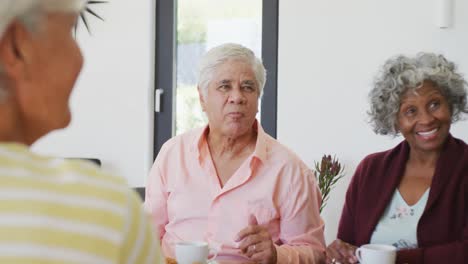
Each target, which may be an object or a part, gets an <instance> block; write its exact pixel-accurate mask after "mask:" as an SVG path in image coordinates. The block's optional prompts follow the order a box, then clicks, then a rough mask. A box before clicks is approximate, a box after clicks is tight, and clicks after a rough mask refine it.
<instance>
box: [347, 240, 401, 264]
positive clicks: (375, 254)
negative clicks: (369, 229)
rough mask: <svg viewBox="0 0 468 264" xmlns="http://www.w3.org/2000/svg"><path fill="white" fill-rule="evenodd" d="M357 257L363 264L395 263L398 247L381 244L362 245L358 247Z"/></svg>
mask: <svg viewBox="0 0 468 264" xmlns="http://www.w3.org/2000/svg"><path fill="white" fill-rule="evenodd" d="M356 257H357V259H358V260H359V263H361V264H376V263H378V264H394V263H395V261H396V247H394V246H390V245H381V244H367V245H362V246H361V247H359V248H358V249H356Z"/></svg>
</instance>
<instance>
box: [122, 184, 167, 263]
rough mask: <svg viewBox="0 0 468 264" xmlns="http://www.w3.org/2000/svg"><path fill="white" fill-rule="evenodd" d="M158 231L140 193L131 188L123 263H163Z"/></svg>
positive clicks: (123, 247)
mask: <svg viewBox="0 0 468 264" xmlns="http://www.w3.org/2000/svg"><path fill="white" fill-rule="evenodd" d="M159 247H160V245H159V242H158V240H157V238H156V233H155V232H154V230H153V227H152V226H151V224H150V221H149V217H148V215H147V214H146V213H145V212H144V210H143V207H142V202H141V200H140V198H139V197H138V195H137V194H136V193H135V192H134V191H133V190H130V189H129V194H128V214H127V221H126V226H125V232H124V239H123V246H122V249H121V258H120V263H121V264H140V263H141V264H144V263H152V264H153V263H158V264H159V263H162V262H161V259H162V258H161V254H160V248H159Z"/></svg>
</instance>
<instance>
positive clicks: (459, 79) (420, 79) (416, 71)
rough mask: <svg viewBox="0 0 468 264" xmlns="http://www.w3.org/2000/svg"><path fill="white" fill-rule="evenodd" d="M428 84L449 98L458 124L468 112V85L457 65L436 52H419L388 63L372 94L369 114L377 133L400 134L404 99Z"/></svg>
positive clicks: (400, 56)
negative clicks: (408, 92) (467, 90)
mask: <svg viewBox="0 0 468 264" xmlns="http://www.w3.org/2000/svg"><path fill="white" fill-rule="evenodd" d="M424 81H430V82H432V83H434V84H435V86H436V87H437V88H438V89H440V91H441V93H442V94H443V95H444V96H445V98H446V99H447V101H448V103H449V106H450V110H451V113H452V123H453V122H456V121H458V120H459V119H460V117H461V114H462V113H468V108H467V103H466V100H467V92H466V84H467V83H466V81H465V79H464V78H463V76H462V75H461V74H460V73H458V72H457V69H456V65H455V64H454V63H453V62H450V61H448V60H447V59H446V58H445V57H444V56H442V55H437V54H434V53H419V54H417V55H416V56H415V57H414V58H410V57H406V56H402V55H399V56H396V57H394V58H391V59H389V60H387V61H386V62H385V64H384V65H383V67H382V69H381V72H380V73H379V74H378V75H377V76H376V78H375V81H374V88H373V89H372V90H371V91H370V93H369V100H370V110H369V111H368V112H367V113H368V115H369V117H370V120H369V123H371V125H372V126H373V129H374V132H375V133H377V134H382V135H387V134H390V135H393V136H397V135H398V134H399V131H398V129H397V128H396V120H397V115H398V111H399V109H400V100H401V96H402V95H403V94H404V93H405V92H406V91H407V90H408V89H415V90H416V89H418V88H420V87H421V86H422V85H423V83H424Z"/></svg>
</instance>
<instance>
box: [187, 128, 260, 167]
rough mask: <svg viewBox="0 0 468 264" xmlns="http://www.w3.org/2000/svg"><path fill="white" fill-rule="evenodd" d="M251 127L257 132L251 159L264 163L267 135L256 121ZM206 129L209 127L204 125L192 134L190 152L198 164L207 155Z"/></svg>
mask: <svg viewBox="0 0 468 264" xmlns="http://www.w3.org/2000/svg"><path fill="white" fill-rule="evenodd" d="M252 126H253V129H254V131H255V132H257V142H256V143H255V150H254V152H253V155H252V157H253V158H256V159H258V160H260V161H261V162H265V160H266V159H267V154H268V144H267V139H268V134H266V133H265V131H264V130H263V127H262V126H261V125H260V123H259V122H258V120H256V119H255V122H254V123H253V125H252ZM208 129H209V127H208V125H206V126H205V127H203V128H201V129H197V130H196V131H195V132H194V137H193V140H192V142H193V144H192V146H191V151H192V152H194V153H195V155H196V156H197V157H198V160H199V162H202V158H203V157H206V156H207V155H209V149H208V147H207V144H208V143H207V140H206V136H207V134H208Z"/></svg>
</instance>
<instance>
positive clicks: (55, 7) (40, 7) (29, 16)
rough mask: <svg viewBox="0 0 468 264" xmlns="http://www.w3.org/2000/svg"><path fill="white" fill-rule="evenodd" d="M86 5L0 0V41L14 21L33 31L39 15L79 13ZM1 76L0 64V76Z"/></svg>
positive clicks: (63, 0)
mask: <svg viewBox="0 0 468 264" xmlns="http://www.w3.org/2000/svg"><path fill="white" fill-rule="evenodd" d="M86 3H87V1H86V0H0V39H1V38H2V37H3V34H4V33H5V30H6V29H7V28H8V26H9V25H10V24H11V23H12V22H13V21H14V20H18V21H20V22H21V23H23V24H24V25H25V26H26V27H27V28H28V29H29V30H31V31H34V30H36V29H37V28H38V24H40V17H41V15H43V14H45V13H50V12H80V11H81V10H83V8H84V7H85V6H86ZM2 74H3V70H2V65H1V62H0V75H2ZM5 96H6V90H5V87H4V83H0V100H2V99H3V98H4V97H5Z"/></svg>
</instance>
